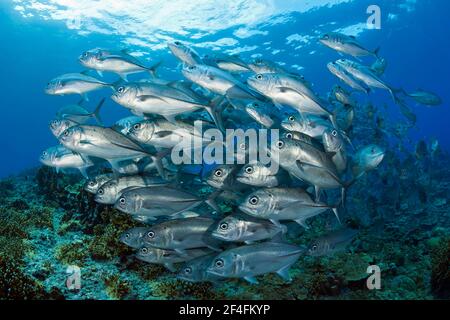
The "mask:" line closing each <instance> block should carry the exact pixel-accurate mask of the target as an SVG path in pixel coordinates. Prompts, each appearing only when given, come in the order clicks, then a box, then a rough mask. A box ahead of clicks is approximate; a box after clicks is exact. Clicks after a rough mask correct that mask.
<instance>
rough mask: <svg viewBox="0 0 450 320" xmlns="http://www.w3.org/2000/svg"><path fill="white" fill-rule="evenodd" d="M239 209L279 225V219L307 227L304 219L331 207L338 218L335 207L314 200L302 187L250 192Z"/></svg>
mask: <svg viewBox="0 0 450 320" xmlns="http://www.w3.org/2000/svg"><path fill="white" fill-rule="evenodd" d="M239 209H240V210H241V211H242V212H244V213H246V214H248V215H251V216H253V217H255V218H259V219H266V220H270V221H272V222H273V223H274V224H275V225H277V226H279V225H280V221H287V220H289V221H295V222H297V223H298V224H300V225H301V226H303V227H304V228H306V229H308V228H309V227H308V225H307V224H306V220H307V219H309V218H312V217H314V216H317V215H319V214H321V213H323V212H325V211H327V210H330V209H332V210H333V212H334V213H335V215H336V217H337V218H338V220H339V217H338V214H337V210H336V208H333V207H332V206H329V205H327V204H325V203H321V202H316V201H314V200H313V199H312V198H311V196H310V195H309V194H308V193H307V192H305V191H304V190H302V189H287V188H270V189H260V190H257V191H255V192H253V193H251V194H250V195H249V196H248V197H247V198H246V199H245V200H244V201H243V202H242V203H241V204H240V206H239Z"/></svg>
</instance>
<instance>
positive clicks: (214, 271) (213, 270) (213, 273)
mask: <svg viewBox="0 0 450 320" xmlns="http://www.w3.org/2000/svg"><path fill="white" fill-rule="evenodd" d="M206 273H209V274H212V275H215V276H219V277H221V276H222V275H221V274H220V273H218V272H217V271H216V270H215V269H214V268H213V267H209V268H208V269H206Z"/></svg>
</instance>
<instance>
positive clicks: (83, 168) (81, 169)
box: [78, 167, 89, 179]
mask: <svg viewBox="0 0 450 320" xmlns="http://www.w3.org/2000/svg"><path fill="white" fill-rule="evenodd" d="M86 169H87V167H81V168H78V170H80V172H81V174H82V175H83V177H84V178H85V179H89V176H88V174H87V171H86Z"/></svg>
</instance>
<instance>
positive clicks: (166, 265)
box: [164, 263, 177, 272]
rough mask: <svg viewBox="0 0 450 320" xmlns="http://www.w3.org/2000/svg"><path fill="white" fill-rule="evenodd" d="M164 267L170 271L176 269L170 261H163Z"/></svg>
mask: <svg viewBox="0 0 450 320" xmlns="http://www.w3.org/2000/svg"><path fill="white" fill-rule="evenodd" d="M164 267H166V268H167V269H168V270H169V271H170V272H176V271H177V269H176V268H175V266H174V265H173V264H172V263H164Z"/></svg>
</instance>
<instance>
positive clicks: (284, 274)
mask: <svg viewBox="0 0 450 320" xmlns="http://www.w3.org/2000/svg"><path fill="white" fill-rule="evenodd" d="M290 267H291V266H290V265H287V266H284V267H283V268H281V269H280V270H278V271H277V272H276V273H277V274H278V275H279V276H280V277H281V278H283V279H284V280H285V281H287V282H291V281H292V277H291V276H290V275H289V268H290Z"/></svg>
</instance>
